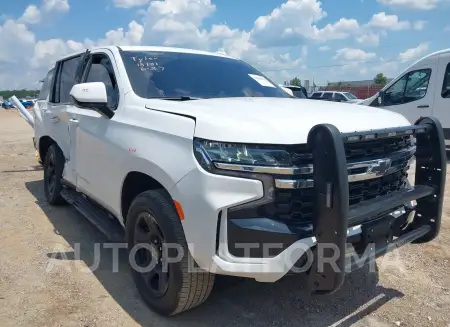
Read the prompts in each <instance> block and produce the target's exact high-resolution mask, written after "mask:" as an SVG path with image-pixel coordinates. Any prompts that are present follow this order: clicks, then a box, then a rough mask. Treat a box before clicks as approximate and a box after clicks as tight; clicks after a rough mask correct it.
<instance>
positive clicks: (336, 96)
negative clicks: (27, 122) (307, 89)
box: [310, 91, 363, 103]
mask: <svg viewBox="0 0 450 327" xmlns="http://www.w3.org/2000/svg"><path fill="white" fill-rule="evenodd" d="M310 98H311V99H314V100H325V101H335V102H347V103H359V102H362V101H363V100H362V99H358V98H357V97H356V96H355V95H354V94H353V93H350V92H335V91H321V92H314V93H313V94H311V97H310Z"/></svg>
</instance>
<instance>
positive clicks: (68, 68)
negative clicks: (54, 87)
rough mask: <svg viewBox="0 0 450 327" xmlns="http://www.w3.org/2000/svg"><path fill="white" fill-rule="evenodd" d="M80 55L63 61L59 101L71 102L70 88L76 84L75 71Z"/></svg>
mask: <svg viewBox="0 0 450 327" xmlns="http://www.w3.org/2000/svg"><path fill="white" fill-rule="evenodd" d="M79 61H80V57H79V56H78V57H74V58H71V59H69V60H66V61H64V62H63V63H62V68H61V75H60V76H59V82H60V84H59V102H61V103H69V102H70V95H69V93H70V90H71V89H72V86H73V85H74V84H75V72H76V70H77V66H78V62H79Z"/></svg>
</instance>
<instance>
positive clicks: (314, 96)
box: [311, 92, 322, 99]
mask: <svg viewBox="0 0 450 327" xmlns="http://www.w3.org/2000/svg"><path fill="white" fill-rule="evenodd" d="M321 95H322V93H321V92H314V93H313V94H312V95H311V99H320V96H321Z"/></svg>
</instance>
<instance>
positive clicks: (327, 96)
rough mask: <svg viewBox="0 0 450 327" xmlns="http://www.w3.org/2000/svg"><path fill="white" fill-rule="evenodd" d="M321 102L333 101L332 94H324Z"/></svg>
mask: <svg viewBox="0 0 450 327" xmlns="http://www.w3.org/2000/svg"><path fill="white" fill-rule="evenodd" d="M321 100H326V101H333V92H324V93H323V95H322V98H321Z"/></svg>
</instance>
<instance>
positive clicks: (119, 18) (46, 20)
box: [0, 0, 450, 89]
mask: <svg viewBox="0 0 450 327" xmlns="http://www.w3.org/2000/svg"><path fill="white" fill-rule="evenodd" d="M1 8H2V12H1V13H0V89H15V88H20V89H21V88H30V89H36V88H40V84H39V80H40V79H42V78H43V77H44V76H45V74H46V72H47V71H48V69H49V68H51V66H52V65H53V64H54V62H55V60H57V59H59V58H61V57H62V56H65V55H67V54H70V53H73V52H77V51H82V50H83V49H86V48H90V47H94V46H104V45H159V46H160V45H163V46H172V47H173V46H176V47H183V48H193V49H201V50H208V51H218V50H219V49H223V50H224V51H225V52H226V53H227V54H229V55H231V56H234V57H238V58H241V59H242V60H245V61H246V62H248V63H249V64H251V65H253V66H254V67H256V68H257V69H259V70H260V71H261V72H263V73H264V74H266V75H267V76H269V77H270V78H272V79H273V80H274V81H275V82H277V83H283V81H285V80H289V79H292V78H294V77H298V78H299V79H300V80H302V81H303V80H309V81H310V83H311V84H312V82H313V81H314V83H315V84H316V85H323V84H326V83H327V82H338V81H349V80H363V79H373V78H374V76H375V75H376V74H377V73H383V74H384V75H386V76H387V77H390V78H393V77H395V76H396V75H397V74H398V73H400V72H401V71H403V70H404V69H405V68H407V67H408V66H409V65H411V64H412V63H413V62H414V61H416V60H417V59H419V58H420V57H422V56H424V55H426V54H428V53H431V52H434V51H437V50H441V49H445V48H450V44H449V43H450V42H449V40H450V21H449V20H448V17H449V16H450V0H339V1H338V0H322V1H318V0H241V1H237V0H154V1H150V0H14V1H3V3H2V6H1Z"/></svg>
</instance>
